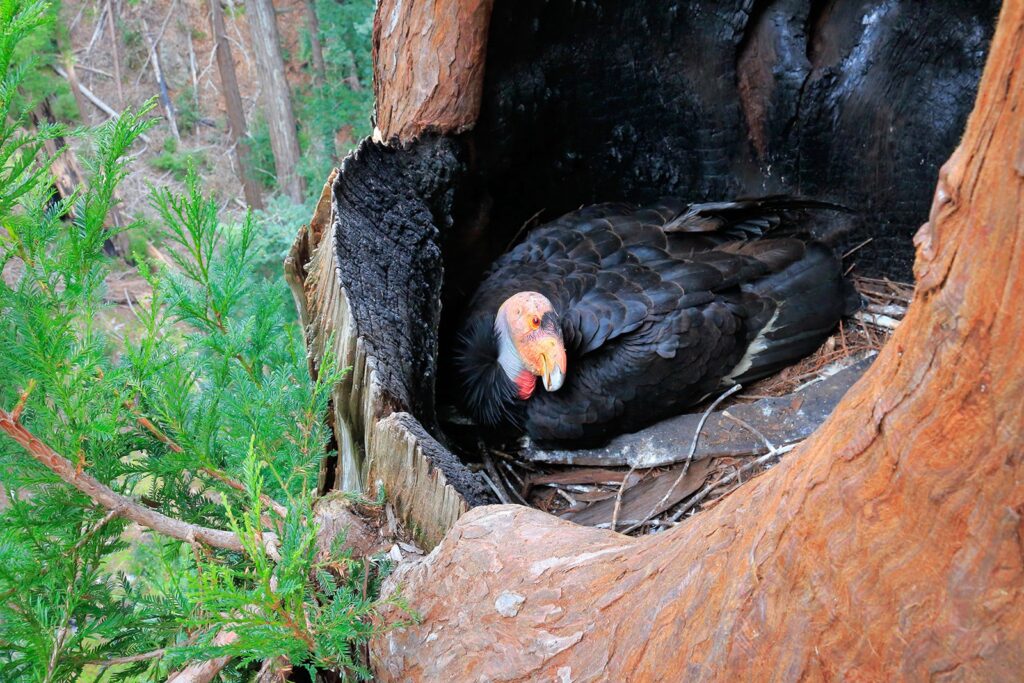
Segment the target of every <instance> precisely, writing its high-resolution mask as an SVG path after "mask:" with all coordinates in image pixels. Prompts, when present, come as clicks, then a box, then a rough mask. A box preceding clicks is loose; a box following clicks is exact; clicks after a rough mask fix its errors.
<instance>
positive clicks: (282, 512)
mask: <svg viewBox="0 0 1024 683" xmlns="http://www.w3.org/2000/svg"><path fill="white" fill-rule="evenodd" d="M199 471H200V472H202V473H203V474H205V475H207V476H208V477H212V478H213V479H216V480H217V481H219V482H220V483H222V484H224V485H225V486H228V487H230V488H233V489H234V490H236V491H241V492H242V493H246V492H247V491H248V489H246V488H245V485H244V484H242V482H240V481H237V480H235V479H232V478H231V477H229V476H228V475H227V474H225V473H224V472H221V471H220V470H217V469H214V468H212V467H200V468H199ZM260 502H261V503H263V504H264V505H266V506H267V507H268V508H269V509H271V510H273V511H274V512H275V513H277V515H279V516H280V517H281V518H282V519H283V518H285V517H287V516H288V508H286V507H285V506H284V505H281V504H280V503H278V502H277V501H276V500H274V499H273V498H271V497H270V496H268V495H267V494H265V493H261V494H260Z"/></svg>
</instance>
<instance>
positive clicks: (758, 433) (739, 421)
mask: <svg viewBox="0 0 1024 683" xmlns="http://www.w3.org/2000/svg"><path fill="white" fill-rule="evenodd" d="M722 415H724V416H725V417H727V418H729V419H730V420H732V421H733V422H735V423H736V424H738V425H739V426H741V427H743V428H744V429H746V430H747V431H748V432H750V433H751V434H753V435H754V436H756V437H757V438H759V439H761V441H764V445H765V446H767V447H768V450H769V451H774V450H775V446H774V445H773V444H772V442H771V441H769V440H768V437H767V436H765V435H764V434H762V433H761V431H760V430H759V429H758V428H757V427H755V426H754V425H752V424H750V423H749V422H747V421H746V420H744V419H742V418H739V417H736V416H735V415H733V414H732V413H730V412H729V411H728V410H723V411H722Z"/></svg>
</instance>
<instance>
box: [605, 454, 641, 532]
mask: <svg viewBox="0 0 1024 683" xmlns="http://www.w3.org/2000/svg"><path fill="white" fill-rule="evenodd" d="M634 472H636V463H633V465H632V466H630V468H629V471H628V472H626V474H625V475H624V476H623V477H622V481H621V482H620V483H619V490H618V491H617V492H616V493H615V507H614V508H612V525H611V527H610V528H611V530H612V531H618V527H619V509H620V508H621V507H622V493H623V491H625V490H626V482H627V481H629V478H630V476H632V474H633V473H634Z"/></svg>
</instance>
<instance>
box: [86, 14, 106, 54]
mask: <svg viewBox="0 0 1024 683" xmlns="http://www.w3.org/2000/svg"><path fill="white" fill-rule="evenodd" d="M106 16H107V6H106V5H103V7H102V8H100V18H99V19H98V20H97V21H96V28H95V29H94V30H93V32H92V38H91V39H90V40H89V45H88V46H87V47H86V48H85V55H86V56H87V57H88V56H89V53H90V52H92V46H93V45H95V44H96V40H97V39H98V38H99V37H100V33H102V32H103V23H104V21H103V20H104V19H105V18H106Z"/></svg>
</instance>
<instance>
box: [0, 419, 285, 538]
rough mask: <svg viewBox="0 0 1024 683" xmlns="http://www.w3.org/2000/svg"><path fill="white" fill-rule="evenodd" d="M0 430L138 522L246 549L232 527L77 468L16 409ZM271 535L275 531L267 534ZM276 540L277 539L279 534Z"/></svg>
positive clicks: (81, 488)
mask: <svg viewBox="0 0 1024 683" xmlns="http://www.w3.org/2000/svg"><path fill="white" fill-rule="evenodd" d="M0 430H2V431H4V432H6V433H7V434H8V436H10V437H11V438H12V439H14V440H15V441H17V442H18V443H19V444H20V445H21V447H22V448H24V449H25V450H26V451H28V453H29V455H31V456H32V457H33V458H35V459H36V460H37V461H39V462H40V463H41V464H42V465H44V466H45V467H47V468H48V469H49V470H50V471H51V472H53V473H54V474H56V475H57V476H58V477H60V478H61V479H63V480H64V481H65V482H67V483H68V484H71V485H72V486H74V487H75V488H76V489H78V490H79V491H81V492H82V493H84V494H85V495H86V496H88V497H89V498H91V499H92V500H93V501H95V502H96V503H99V504H100V505H102V506H103V507H105V508H107V509H108V510H116V511H117V514H118V515H119V516H121V517H124V518H125V519H130V520H131V521H133V522H135V523H136V524H140V525H142V526H144V527H147V528H149V529H152V530H153V531H156V532H158V533H161V534H164V535H165V536H170V537H171V538H176V539H178V540H179V541H187V542H190V543H191V542H194V541H200V542H202V543H205V544H206V545H210V546H213V547H214V548H223V549H225V550H234V551H236V552H242V551H243V550H244V547H243V546H242V541H241V539H240V538H239V537H238V535H237V534H235V533H234V532H232V531H226V530H224V529H213V528H211V527H205V526H199V525H198V524H190V523H189V522H185V521H183V520H180V519H175V518H174V517H168V516H167V515H164V514H162V513H159V512H157V511H155V510H150V509H149V508H147V507H144V506H143V505H140V504H139V503H137V502H136V501H134V500H133V499H131V498H129V497H127V496H123V495H121V494H120V493H117V492H116V491H114V490H113V489H111V488H110V487H108V486H107V485H106V484H103V483H102V482H100V481H99V480H98V479H96V478H95V477H93V476H91V475H89V474H86V473H85V472H77V471H76V467H75V464H74V463H73V462H71V461H70V460H68V459H67V458H65V457H64V456H62V455H61V454H59V453H57V451H55V450H53V449H52V448H50V447H49V446H48V445H46V444H45V443H43V442H42V441H40V440H39V439H38V438H37V437H36V436H35V435H33V434H32V433H31V432H29V431H28V430H27V429H25V427H24V426H23V425H22V424H21V423H20V422H18V420H17V419H15V416H14V415H13V413H8V412H7V411H5V410H0ZM266 535H268V536H270V535H272V534H266ZM273 536H274V539H273V540H274V541H275V542H276V535H273Z"/></svg>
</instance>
